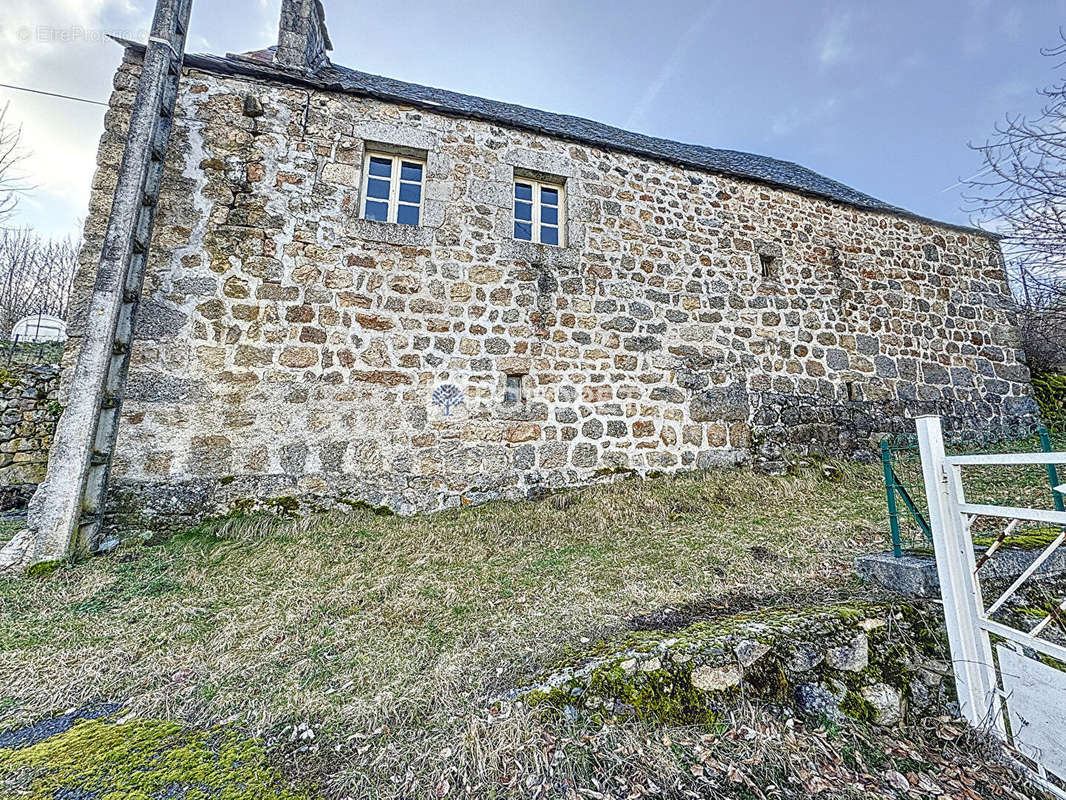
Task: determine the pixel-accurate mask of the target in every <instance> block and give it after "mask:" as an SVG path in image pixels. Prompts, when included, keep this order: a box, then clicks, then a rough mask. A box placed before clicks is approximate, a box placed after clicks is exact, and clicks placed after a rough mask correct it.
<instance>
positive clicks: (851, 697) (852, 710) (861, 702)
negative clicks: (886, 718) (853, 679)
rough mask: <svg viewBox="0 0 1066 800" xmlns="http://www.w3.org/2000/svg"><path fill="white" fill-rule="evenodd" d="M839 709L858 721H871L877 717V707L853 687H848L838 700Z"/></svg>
mask: <svg viewBox="0 0 1066 800" xmlns="http://www.w3.org/2000/svg"><path fill="white" fill-rule="evenodd" d="M840 710H841V711H843V712H844V713H845V714H847V715H848V716H849V717H851V718H852V719H856V720H858V721H859V722H873V721H874V720H875V719H876V718H877V709H876V708H874V707H873V705H872V704H871V703H870V702H869V701H868V700H867V699H866V698H865V697H863V696H862V695H861V694H859V693H858V692H857V691H855V690H854V689H848V691H847V694H845V695H844V699H843V700H841V701H840Z"/></svg>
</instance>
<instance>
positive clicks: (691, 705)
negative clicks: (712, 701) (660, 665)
mask: <svg viewBox="0 0 1066 800" xmlns="http://www.w3.org/2000/svg"><path fill="white" fill-rule="evenodd" d="M588 688H589V691H590V692H591V693H592V694H594V695H598V696H600V697H610V698H614V699H615V700H616V701H621V702H622V703H625V704H627V705H629V706H632V708H633V713H634V714H635V715H636V717H637V718H638V719H641V720H646V721H655V722H668V723H675V724H685V725H690V724H700V723H711V722H714V721H715V720H716V719H717V718H718V715H717V714H716V713H715V712H714V711H713V709H712V708H711V706H710V705H709V704H708V695H707V693H706V692H701V691H700V690H698V689H696V688H695V687H694V686H693V685H692V682H691V680H690V679H689V678H688V677H687V676H685V675H682V674H678V673H674V672H671V671H670V670H667V669H659V670H654V671H651V672H639V673H636V674H635V675H628V674H626V672H625V671H624V670H623V669H622V668H621V667H620V666H618V665H613V666H611V667H609V668H604V669H600V670H597V671H595V672H594V673H593V674H592V676H591V678H590V680H589V684H588ZM721 694H723V695H725V694H727V692H722V693H721Z"/></svg>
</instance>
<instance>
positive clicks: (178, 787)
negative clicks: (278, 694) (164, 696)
mask: <svg viewBox="0 0 1066 800" xmlns="http://www.w3.org/2000/svg"><path fill="white" fill-rule="evenodd" d="M0 789H2V790H4V791H5V792H10V794H9V795H7V796H17V797H20V798H25V800H53V798H57V797H92V798H94V800H148V798H156V797H179V798H181V800H261V798H266V797H270V798H277V799H278V800H310V795H308V794H307V793H305V792H303V791H299V790H295V789H292V788H290V787H289V786H288V785H287V782H286V780H285V779H284V777H283V776H282V775H281V773H280V772H279V771H278V770H277V769H276V768H275V767H273V766H271V765H270V763H269V762H268V760H267V757H266V755H265V753H264V751H263V749H262V747H261V746H260V745H259V743H258V742H256V741H255V740H252V739H246V738H243V737H241V736H239V735H238V734H237V733H235V732H234V731H231V730H228V729H226V728H217V729H215V730H213V731H209V732H204V731H193V730H189V729H187V728H184V727H182V726H181V725H179V724H177V723H174V722H164V721H161V720H134V721H129V722H123V723H119V724H113V723H111V722H109V721H107V720H92V721H83V722H79V723H78V724H76V725H75V726H74V727H73V728H71V729H70V730H68V731H66V732H65V733H61V734H58V735H56V736H52V737H50V738H48V739H45V740H44V741H41V742H38V743H37V744H34V745H32V746H30V747H25V748H22V749H19V750H0Z"/></svg>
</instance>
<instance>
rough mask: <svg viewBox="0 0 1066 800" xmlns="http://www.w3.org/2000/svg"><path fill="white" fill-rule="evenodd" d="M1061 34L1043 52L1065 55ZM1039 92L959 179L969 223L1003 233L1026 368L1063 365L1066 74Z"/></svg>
mask: <svg viewBox="0 0 1066 800" xmlns="http://www.w3.org/2000/svg"><path fill="white" fill-rule="evenodd" d="M1059 38H1060V39H1061V40H1062V41H1061V42H1060V43H1059V44H1057V45H1055V46H1054V47H1050V48H1044V49H1042V50H1041V53H1042V54H1043V55H1045V56H1048V57H1050V58H1056V59H1062V58H1063V57H1064V56H1066V33H1064V32H1063V31H1062V30H1061V29H1060V31H1059ZM1064 67H1066V61H1060V63H1058V64H1057V65H1056V69H1060V70H1061V69H1063V68H1064ZM1038 93H1039V94H1040V95H1041V96H1042V97H1043V98H1044V99H1045V102H1044V105H1043V107H1042V108H1041V110H1040V111H1039V112H1038V113H1037V115H1036V116H1035V117H1034V118H1032V119H1030V118H1029V117H1026V116H1024V115H1011V114H1007V115H1006V116H1005V117H1004V119H1003V121H1001V122H1000V123H998V124H997V125H996V126H995V129H994V133H993V136H992V137H991V138H990V139H989V140H988V141H987V142H985V143H984V144H982V145H971V147H973V149H974V150H976V151H977V152H978V153H980V154H981V157H982V160H983V161H984V164H985V168H984V169H983V170H981V171H980V172H978V173H977V174H976V175H975V176H974V177H973V178H970V179H967V180H965V181H963V183H964V184H965V185H966V186H967V187H968V188H967V192H966V195H965V197H966V201H967V205H968V207H969V210H970V211H971V213H972V214H973V215H974V221H975V222H976V223H977V224H979V225H982V226H984V227H986V228H991V229H992V230H995V231H997V232H999V233H1001V234H1003V235H1004V237H1005V238H1004V240H1003V252H1004V256H1005V257H1006V260H1007V264H1008V270H1009V272H1010V273H1011V275H1012V277H1013V278H1014V282H1015V286H1016V288H1018V289H1020V294H1021V298H1020V299H1021V302H1022V306H1023V314H1022V317H1021V324H1022V332H1023V335H1024V338H1025V349H1026V353H1027V354H1028V356H1029V362H1030V366H1031V367H1032V368H1033V370H1034V371H1035V372H1050V371H1056V370H1066V79H1061V80H1059V81H1058V82H1056V83H1054V84H1052V85H1051V86H1048V87H1047V88H1044V89H1040V90H1038Z"/></svg>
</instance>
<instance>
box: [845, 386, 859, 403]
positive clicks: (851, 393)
mask: <svg viewBox="0 0 1066 800" xmlns="http://www.w3.org/2000/svg"><path fill="white" fill-rule="evenodd" d="M844 386H845V387H847V390H848V400H850V401H852V402H854V401H855V400H856V399H858V398H857V397H856V395H855V383H854V382H853V381H847V382H846V383H845V384H844Z"/></svg>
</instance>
